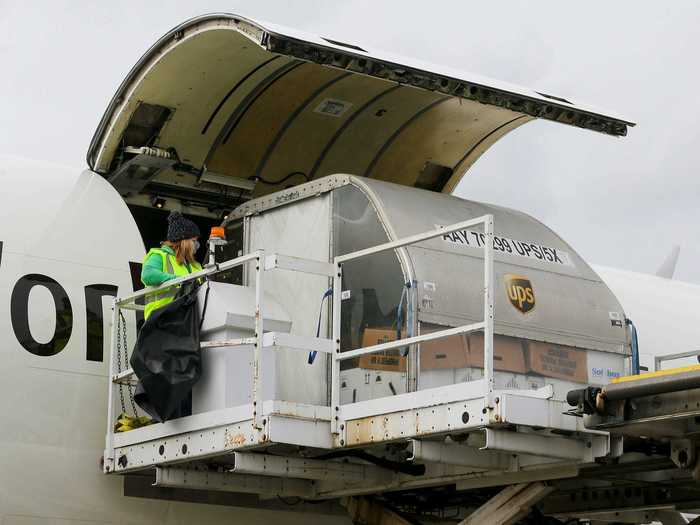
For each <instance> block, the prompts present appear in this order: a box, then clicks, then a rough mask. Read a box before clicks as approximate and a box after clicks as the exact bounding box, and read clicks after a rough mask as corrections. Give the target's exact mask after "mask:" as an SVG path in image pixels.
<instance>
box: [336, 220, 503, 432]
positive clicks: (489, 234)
mask: <svg viewBox="0 0 700 525" xmlns="http://www.w3.org/2000/svg"><path fill="white" fill-rule="evenodd" d="M479 225H483V227H484V235H485V240H484V247H483V249H484V320H483V321H482V322H479V323H472V324H468V325H463V326H457V327H454V328H447V329H445V330H440V331H436V332H431V333H429V334H423V335H417V336H413V337H407V338H404V339H398V340H396V341H390V342H387V343H381V344H376V345H372V346H368V347H365V348H358V349H356V350H349V351H345V352H341V341H340V339H341V335H340V327H341V305H342V297H341V296H342V293H341V291H342V279H343V264H344V263H346V262H349V261H353V260H355V259H359V258H362V257H367V256H370V255H375V254H378V253H381V252H386V251H389V250H397V249H399V248H403V247H406V246H409V245H411V244H416V243H419V242H423V241H427V240H430V239H434V238H436V237H441V236H443V235H446V234H448V233H452V232H456V231H460V230H464V229H467V228H470V227H474V226H479ZM493 234H494V222H493V215H484V216H482V217H477V218H475V219H471V220H468V221H463V222H458V223H456V224H452V225H450V226H447V227H444V228H438V229H436V230H431V231H427V232H424V233H419V234H416V235H411V236H409V237H404V238H403V239H397V240H395V241H391V242H386V243H384V244H380V245H377V246H373V247H371V248H366V249H364V250H358V251H356V252H352V253H348V254H346V255H340V256H337V257H335V258H334V259H333V266H334V270H335V275H334V276H333V292H334V293H333V341H334V344H335V348H334V351H333V352H332V354H331V358H332V362H331V413H332V415H333V414H337V413H338V412H339V410H340V363H341V362H342V361H345V360H347V359H352V358H355V357H359V356H363V355H368V354H374V353H376V352H382V351H386V350H393V349H397V348H401V347H405V346H410V345H413V344H416V343H423V342H427V341H435V340H439V339H444V338H446V337H450V336H453V335H457V334H467V333H470V332H476V331H483V332H484V380H485V382H486V391H485V396H486V399H487V403H488V404H489V405H490V403H491V400H492V397H493V390H494V365H493V314H494V311H493V299H494V259H493ZM340 425H341V421H340V418H339V417H338V416H337V415H336V416H334V417H331V431H332V432H333V433H334V434H338V433H339V429H340Z"/></svg>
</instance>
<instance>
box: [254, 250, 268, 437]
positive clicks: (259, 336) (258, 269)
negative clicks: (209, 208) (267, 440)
mask: <svg viewBox="0 0 700 525" xmlns="http://www.w3.org/2000/svg"><path fill="white" fill-rule="evenodd" d="M253 262H254V263H255V346H254V347H253V348H254V349H253V382H252V385H253V388H252V402H253V427H254V428H256V429H258V430H260V429H262V425H261V424H260V412H261V411H262V400H260V399H259V397H260V396H259V393H260V392H259V391H260V384H259V382H260V355H261V351H262V348H263V335H264V334H263V330H264V326H263V311H262V302H263V272H264V271H265V269H264V266H263V264H264V262H265V253H264V252H263V251H262V250H258V252H257V257H256V258H255V260H254V261H253Z"/></svg>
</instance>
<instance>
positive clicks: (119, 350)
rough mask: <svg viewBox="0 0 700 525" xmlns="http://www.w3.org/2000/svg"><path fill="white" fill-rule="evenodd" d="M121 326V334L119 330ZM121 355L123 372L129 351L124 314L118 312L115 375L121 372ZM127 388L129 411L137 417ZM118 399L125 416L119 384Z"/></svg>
mask: <svg viewBox="0 0 700 525" xmlns="http://www.w3.org/2000/svg"><path fill="white" fill-rule="evenodd" d="M120 326H121V329H122V330H121V332H120V331H119V328H120ZM122 338H123V341H124V352H123V354H122ZM122 355H123V356H124V370H128V369H129V349H128V345H127V340H126V319H124V314H123V313H122V311H121V310H120V311H119V320H118V321H117V373H118V374H119V373H121V371H122ZM127 386H128V388H129V402H130V403H131V409H132V410H133V413H134V417H137V416H138V412H137V411H136V403H135V401H134V390H133V387H132V386H131V384H129V385H127ZM119 398H120V401H121V407H122V413H123V414H126V402H125V401H124V385H123V384H122V383H119Z"/></svg>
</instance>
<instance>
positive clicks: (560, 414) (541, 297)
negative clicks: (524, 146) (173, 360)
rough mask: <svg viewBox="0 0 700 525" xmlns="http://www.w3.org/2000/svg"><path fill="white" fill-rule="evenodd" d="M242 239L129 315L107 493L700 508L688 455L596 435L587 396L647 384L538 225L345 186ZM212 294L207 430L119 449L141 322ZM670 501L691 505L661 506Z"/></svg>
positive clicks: (617, 318)
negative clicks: (182, 296) (152, 309)
mask: <svg viewBox="0 0 700 525" xmlns="http://www.w3.org/2000/svg"><path fill="white" fill-rule="evenodd" d="M414 209H420V210H421V213H420V214H415V213H413V211H412V210H414ZM477 212H479V213H477ZM497 224H498V225H502V226H499V227H498V229H497V226H496V225H497ZM224 227H225V229H226V236H227V239H228V244H227V245H226V246H224V247H223V249H222V250H220V251H218V252H217V259H216V262H215V263H212V264H210V265H208V266H207V267H205V269H204V270H203V271H201V272H199V273H197V274H192V275H191V276H187V277H183V278H179V279H175V280H173V281H169V282H168V283H167V284H166V285H164V286H161V287H159V288H156V289H152V290H142V291H139V292H135V293H133V294H131V295H129V296H124V297H119V298H117V299H116V300H115V302H114V313H113V319H112V323H113V325H112V328H113V329H112V353H111V358H110V359H111V360H110V366H111V371H110V377H111V382H110V385H109V395H110V398H109V405H108V414H107V435H106V446H105V453H104V472H105V473H107V474H109V475H123V476H125V479H126V481H127V482H126V484H125V494H128V495H136V496H141V497H164V498H168V499H180V500H185V499H187V498H190V499H187V501H208V500H210V499H212V498H215V497H217V498H221V497H222V496H221V495H222V494H227V495H229V497H230V498H232V499H227V500H226V501H227V502H229V503H227V504H234V505H252V504H253V503H251V501H253V500H254V505H255V506H268V507H269V508H277V507H275V506H274V505H275V502H279V498H283V499H284V501H294V502H299V504H300V505H301V508H304V509H305V510H306V511H311V512H326V511H327V509H328V505H336V507H335V508H336V510H337V507H338V503H339V502H349V503H347V505H346V507H347V512H350V514H351V515H354V514H353V513H355V514H357V515H358V516H360V515H362V514H363V513H370V514H371V513H372V512H374V511H373V510H372V509H375V510H376V505H379V506H382V505H384V506H385V507H386V509H394V510H400V511H401V512H400V514H401V515H403V516H406V515H413V516H414V517H416V516H423V517H424V516H427V515H429V516H434V515H439V516H446V515H447V514H446V512H447V510H446V509H452V510H451V511H450V512H452V514H450V515H451V516H453V517H454V516H459V519H467V518H468V517H469V515H470V514H471V513H473V515H474V516H479V515H484V513H486V514H487V515H490V514H493V515H494V516H501V515H503V516H504V518H503V519H504V520H505V521H503V522H504V523H505V522H514V521H513V520H517V519H519V518H518V517H519V516H520V514H521V513H522V512H525V511H526V510H527V512H533V513H535V515H536V514H537V513H538V512H539V513H540V514H543V515H547V516H556V517H557V518H558V519H570V518H578V517H587V516H589V514H590V515H591V516H592V514H591V513H594V514H595V520H596V521H599V522H602V523H606V522H615V521H616V520H617V518H618V517H619V516H618V517H616V516H612V515H610V514H609V512H611V510H610V509H613V511H614V510H615V509H616V508H620V509H623V511H624V512H626V513H627V515H628V516H632V514H630V513H633V512H634V513H639V512H642V511H643V512H647V513H648V516H652V515H653V516H654V519H657V518H660V517H663V514H660V513H663V512H666V511H669V509H670V510H671V511H672V513H676V514H677V512H678V509H690V508H700V501H698V502H695V501H691V500H692V497H693V496H692V495H693V493H692V492H688V483H690V482H693V479H692V475H690V474H688V473H687V472H686V470H687V469H682V468H681V469H679V468H678V466H677V465H676V464H674V463H673V461H672V459H671V452H670V446H669V445H668V444H664V443H662V442H658V443H657V442H650V441H645V440H644V439H638V438H632V437H630V436H629V435H625V434H623V433H619V432H615V431H614V430H613V429H611V428H608V427H605V426H604V425H601V426H595V425H592V424H591V421H592V419H591V417H589V416H587V417H575V416H576V415H580V414H577V407H576V408H572V407H571V406H570V404H569V401H570V399H569V400H567V399H568V394H569V393H571V392H590V391H591V389H599V390H601V391H602V390H603V389H614V388H616V385H617V384H622V382H621V381H620V382H616V383H610V380H611V379H612V378H617V377H625V376H626V375H628V374H629V370H630V369H631V368H632V365H631V356H632V352H631V349H630V338H629V333H628V331H627V329H626V327H625V325H624V319H625V318H624V313H623V312H622V309H621V306H620V305H619V303H618V302H617V300H616V298H615V297H614V296H613V295H612V293H611V292H610V290H609V289H608V288H607V287H606V286H605V284H604V283H602V281H601V280H600V279H599V278H598V277H597V276H596V274H595V273H594V272H593V271H592V270H591V269H590V267H589V266H587V264H586V263H585V261H583V259H581V258H580V257H579V256H578V255H577V254H575V252H573V251H572V250H571V248H570V247H569V246H568V245H566V244H565V243H564V242H563V241H562V240H561V239H560V238H559V237H557V236H556V235H555V234H553V233H552V232H551V230H549V229H547V228H546V227H544V226H543V225H541V224H540V223H538V222H537V221H535V220H534V219H532V218H529V217H526V216H523V215H522V214H519V213H517V212H513V211H510V210H505V209H503V208H498V207H495V206H490V205H485V204H481V203H471V202H469V201H463V200H462V199H458V198H455V197H452V196H447V195H439V194H435V193H432V192H425V191H422V190H417V189H413V188H403V187H399V186H396V185H392V184H388V183H384V182H381V181H372V180H368V179H363V178H360V177H354V176H350V175H335V176H331V177H327V178H325V179H321V180H319V181H312V182H309V183H307V184H302V185H299V186H295V187H293V188H289V189H287V190H283V191H282V192H279V193H278V194H273V195H272V196H270V197H264V198H261V199H257V200H253V201H250V202H249V203H246V204H245V205H242V206H241V207H240V208H238V209H237V210H234V212H232V213H231V214H230V215H229V219H228V220H227V221H226V222H225V223H224ZM416 232H420V233H416ZM523 239H525V240H523ZM194 280H196V281H198V282H199V283H201V286H200V288H199V291H198V293H199V294H200V300H199V303H200V306H199V308H200V311H201V312H202V313H203V318H204V320H203V324H202V328H201V334H200V339H201V342H200V345H201V359H202V367H203V373H202V377H201V379H200V380H199V382H198V383H197V384H196V385H195V386H194V388H193V390H192V410H191V414H189V415H184V416H182V417H178V418H176V419H172V420H168V421H166V422H164V423H156V424H152V425H148V426H144V427H141V428H136V429H133V430H130V431H128V432H115V429H114V422H115V420H116V418H117V414H118V413H120V412H125V411H126V412H127V413H130V412H132V410H129V409H128V408H126V407H125V405H127V403H126V398H127V394H128V393H129V391H130V389H132V388H133V387H134V386H135V385H138V384H139V383H138V381H139V380H138V378H137V377H136V376H135V375H134V373H133V371H132V370H129V369H126V365H124V363H126V362H127V361H128V354H129V353H131V352H132V351H133V350H132V347H131V345H126V344H124V341H125V340H126V339H129V341H132V340H134V335H135V325H136V323H135V321H136V317H135V316H134V314H133V313H132V311H138V310H140V309H143V306H142V303H143V301H144V297H146V296H148V295H149V294H156V293H161V292H163V291H165V290H168V289H171V288H174V287H178V286H181V285H182V284H183V283H187V282H188V281H194ZM499 283H500V284H499ZM567 290H568V291H572V293H568V292H567ZM581 298H585V300H581ZM203 303H206V304H207V307H206V309H204V307H203V306H202V304H203ZM591 304H594V305H596V307H595V308H594V309H591V307H590V305H591ZM125 330H126V331H125ZM120 334H121V335H120ZM125 346H127V347H128V348H124V347H125ZM589 404H590V403H589ZM594 405H595V401H594V402H593V406H594ZM134 410H135V411H136V413H135V414H134V415H141V414H140V410H139V409H138V408H137V407H135V406H134ZM610 422H612V420H609V421H608V423H610ZM660 479H662V480H665V482H668V483H680V486H681V487H682V488H683V490H681V491H679V490H670V491H668V492H664V493H663V494H660V493H659V494H657V493H656V492H652V491H651V488H650V484H651V483H654V482H655V481H654V480H656V481H658V480H660ZM135 486H138V487H140V488H139V489H134V487H135ZM504 486H507V487H506V488H502V487H504ZM146 487H147V488H146ZM656 488H658V487H656ZM626 489H629V490H630V491H631V492H630V494H629V495H626V494H627V493H626V492H625V490H626ZM664 490H666V487H664ZM193 494H201V495H202V496H201V497H200V498H195V499H191V498H194V496H193ZM215 495H218V496H215ZM251 498H252V499H251ZM347 498H350V499H347ZM566 498H568V499H566ZM589 498H595V499H596V501H598V502H600V505H598V506H592V505H590V504H589V503H588V502H589ZM662 500H663V501H662ZM324 501H325V502H326V503H324V504H322V505H319V504H318V503H319V502H324ZM660 501H662V503H659V502H660ZM309 502H314V504H311V503H309ZM604 503H605V504H604ZM627 504H629V505H627ZM513 505H518V506H520V505H522V510H521V511H518V512H516V513H514V514H513V513H511V512H510V510H509V509H511V507H512V506H513ZM482 506H483V508H481V507H482ZM594 507H595V509H594V510H590V509H593V508H594ZM628 507H629V508H628ZM480 508H481V510H479V511H477V510H476V509H480ZM518 508H520V507H518ZM587 508H588V509H589V510H590V512H589V511H588V510H586V509H587ZM323 509H326V510H323ZM341 509H342V507H341ZM489 509H491V510H489ZM492 511H493V512H492ZM387 512H388V511H387ZM476 512H479V513H478V514H477V513H476ZM380 514H382V513H380ZM511 514H512V515H511ZM611 516H612V517H611ZM394 518H396V516H394ZM394 518H392V519H394ZM358 519H360V518H358ZM397 519H398V518H397ZM431 519H432V518H431ZM471 519H472V521H473V519H475V518H471ZM499 519H500V518H499ZM591 519H593V518H591ZM606 520H607V521H606ZM419 521H420V520H419ZM661 521H663V520H661ZM399 523H400V522H399ZM407 523H410V522H407Z"/></svg>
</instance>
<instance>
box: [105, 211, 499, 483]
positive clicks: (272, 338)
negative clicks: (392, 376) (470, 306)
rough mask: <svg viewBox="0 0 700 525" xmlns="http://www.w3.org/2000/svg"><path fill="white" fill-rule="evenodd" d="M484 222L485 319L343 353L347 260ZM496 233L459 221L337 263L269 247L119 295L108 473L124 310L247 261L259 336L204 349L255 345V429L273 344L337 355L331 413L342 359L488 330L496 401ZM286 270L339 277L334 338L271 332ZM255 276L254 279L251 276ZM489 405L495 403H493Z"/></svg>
mask: <svg viewBox="0 0 700 525" xmlns="http://www.w3.org/2000/svg"><path fill="white" fill-rule="evenodd" d="M479 225H483V227H484V233H485V236H486V242H485V243H484V247H483V250H484V288H483V293H484V320H483V321H482V322H478V323H472V324H468V325H463V326H458V327H453V328H448V329H445V330H440V331H437V332H431V333H429V334H424V335H418V336H413V337H408V338H404V339H400V340H398V341H391V342H387V343H381V344H376V345H372V346H369V347H365V348H359V349H356V350H351V351H347V352H341V351H340V348H341V341H340V338H341V336H340V314H341V299H342V298H341V296H342V293H341V292H342V273H343V264H344V263H346V262H348V261H352V260H355V259H358V258H361V257H367V256H370V255H374V254H377V253H381V252H385V251H389V250H396V249H399V248H403V247H405V246H409V245H412V244H416V243H419V242H422V241H426V240H430V239H433V238H436V237H440V236H442V235H446V234H448V233H452V232H455V231H459V230H463V229H466V228H470V227H474V226H479ZM493 234H494V223H493V216H492V215H485V216H483V217H479V218H476V219H472V220H468V221H463V222H459V223H456V224H453V225H450V226H447V227H444V228H439V229H436V230H431V231H428V232H424V233H420V234H417V235H412V236H409V237H405V238H403V239H398V240H396V241H391V242H387V243H384V244H380V245H378V246H374V247H372V248H367V249H364V250H359V251H356V252H353V253H349V254H347V255H342V256H338V257H335V258H334V260H333V263H325V262H320V261H313V260H309V259H303V258H298V257H291V256H286V255H281V254H272V255H268V256H266V255H265V251H264V250H257V251H254V252H252V253H249V254H247V255H243V256H241V257H237V258H235V259H232V260H230V261H226V262H223V263H221V264H217V265H214V266H210V267H207V268H205V269H203V270H201V271H199V272H197V273H193V274H190V275H187V276H184V277H179V278H177V279H173V280H171V281H168V282H167V283H165V284H163V285H161V286H158V287H156V288H149V289H145V290H141V291H138V292H135V293H132V294H129V295H127V296H124V297H121V298H115V300H114V303H113V313H112V333H111V350H110V364H109V392H108V410H107V434H106V451H105V471H106V472H109V471H110V468H112V469H113V462H114V457H113V456H114V428H113V425H114V422H115V420H116V417H115V416H116V414H115V391H116V388H118V387H119V384H120V383H121V384H123V383H124V382H125V381H131V377H132V376H133V371H131V370H127V371H122V372H121V373H117V372H116V370H115V364H116V362H117V361H116V360H117V359H118V358H119V356H117V355H116V352H117V337H118V336H117V334H118V326H119V318H120V310H143V308H144V307H143V305H141V304H138V302H139V301H141V300H142V299H145V298H147V297H150V296H153V295H158V294H161V293H163V292H164V291H168V290H171V289H173V288H175V287H178V286H180V285H182V284H184V283H186V282H188V281H193V280H202V279H208V278H210V277H212V276H214V275H216V274H219V273H222V272H225V271H228V270H230V269H232V268H236V267H239V266H243V265H245V264H249V263H250V264H251V271H253V269H252V263H255V267H254V272H255V275H254V279H253V286H254V287H255V312H254V330H255V333H254V335H253V337H247V338H240V339H235V340H227V341H204V342H202V343H201V346H200V347H201V349H206V348H214V347H234V346H241V345H252V346H253V363H252V371H251V374H252V383H251V389H252V391H251V405H252V424H253V427H254V428H255V429H258V431H260V432H262V428H263V425H262V424H261V412H262V401H263V400H261V399H259V398H260V392H259V385H260V376H261V370H260V352H261V349H262V348H264V347H265V348H270V347H285V348H290V349H296V350H299V351H303V352H309V351H314V350H315V351H319V352H324V353H328V354H330V355H331V365H332V366H331V377H330V380H331V412H333V411H334V410H336V411H337V409H338V407H339V405H340V395H339V382H340V363H341V361H344V360H347V359H352V358H354V357H358V356H361V355H367V354H373V353H376V352H381V351H384V350H391V349H396V348H400V347H405V346H409V345H413V344H417V343H421V342H426V341H435V340H439V339H443V338H446V337H450V336H453V335H457V334H467V333H470V332H476V331H483V332H484V380H485V385H486V388H485V392H484V394H485V397H486V400H487V403H491V402H492V398H493V390H494V365H493V314H494V311H493V300H494V259H493ZM274 269H282V270H291V271H297V272H302V273H306V274H315V275H321V276H326V277H328V278H332V279H333V292H334V293H333V309H332V334H333V338H332V339H325V338H321V337H303V336H293V335H291V334H286V333H276V332H268V333H265V328H264V321H263V320H264V315H263V311H262V298H263V293H264V289H263V288H264V279H263V274H264V272H265V271H268V270H274ZM249 280H250V279H249ZM489 406H491V405H490V404H489ZM331 424H332V427H331V430H332V432H333V433H335V434H337V433H338V420H337V419H335V418H334V417H331Z"/></svg>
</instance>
